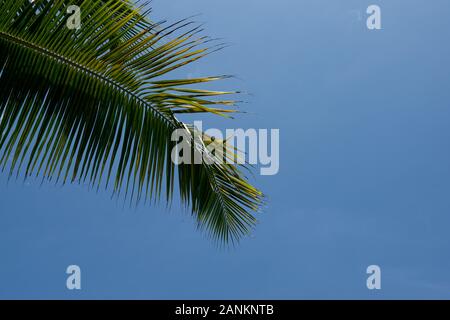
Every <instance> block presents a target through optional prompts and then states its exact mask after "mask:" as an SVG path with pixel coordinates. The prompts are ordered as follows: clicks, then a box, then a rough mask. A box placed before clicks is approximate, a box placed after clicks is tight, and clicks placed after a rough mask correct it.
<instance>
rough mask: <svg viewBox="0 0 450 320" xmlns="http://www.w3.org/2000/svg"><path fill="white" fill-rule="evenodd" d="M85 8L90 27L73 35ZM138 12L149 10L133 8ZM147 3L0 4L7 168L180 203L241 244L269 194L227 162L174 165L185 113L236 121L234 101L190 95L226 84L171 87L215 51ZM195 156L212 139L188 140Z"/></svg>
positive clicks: (190, 28) (217, 233)
mask: <svg viewBox="0 0 450 320" xmlns="http://www.w3.org/2000/svg"><path fill="white" fill-rule="evenodd" d="M69 5H78V6H79V7H80V8H81V12H82V26H81V28H80V29H78V30H70V29H68V28H67V27H66V19H67V14H66V8H67V6H69ZM137 6H138V7H140V8H141V9H139V8H137ZM146 7H148V4H147V3H144V2H139V3H138V4H132V3H131V2H129V1H126V0H123V1H117V0H114V1H113V0H103V1H100V0H78V1H75V0H71V1H70V3H69V1H64V0H35V1H32V2H30V1H29V0H0V165H1V166H2V169H3V170H5V169H7V168H9V175H10V176H12V175H14V174H17V175H18V174H19V173H22V172H23V173H24V175H25V177H28V176H32V175H34V176H42V177H43V178H45V179H49V180H52V179H53V180H55V181H57V182H60V183H63V184H64V183H66V182H88V183H89V184H90V185H92V186H95V187H100V186H103V185H104V186H105V187H108V186H112V189H113V192H114V193H115V194H119V193H120V192H124V193H125V196H128V197H130V199H135V200H136V201H138V200H140V199H141V198H153V199H159V198H160V197H162V196H164V195H165V197H166V199H167V201H169V202H170V201H171V199H172V197H173V192H174V187H175V178H176V175H178V188H179V191H180V194H181V199H182V201H183V202H184V203H185V204H186V205H190V206H191V208H192V214H193V215H194V216H195V218H196V220H197V222H198V225H199V226H200V227H202V228H206V229H207V230H209V231H210V234H211V235H212V236H213V237H214V238H215V239H217V240H220V241H223V242H234V241H236V240H238V239H239V238H240V237H241V236H242V235H245V234H247V233H248V232H249V231H250V230H251V228H252V227H253V226H254V224H255V222H256V219H255V217H254V215H253V214H252V212H253V211H256V210H257V209H258V207H259V206H260V203H261V199H262V194H261V192H260V191H259V190H257V189H256V188H255V187H253V186H252V185H250V184H249V183H248V182H247V180H246V177H245V176H244V175H243V173H242V171H241V169H240V168H238V167H237V166H234V165H230V164H217V163H213V164H210V165H208V164H192V165H188V164H182V165H175V164H173V162H172V161H171V157H170V153H171V150H172V148H173V147H174V144H175V142H173V141H171V134H172V132H173V131H174V130H176V129H183V130H186V131H188V132H190V131H191V129H190V126H189V125H187V124H184V123H182V122H181V121H179V120H178V119H177V118H176V117H175V115H176V114H178V113H183V114H185V113H188V114H189V113H193V114H195V113H199V112H205V113H213V114H218V115H222V116H226V115H227V114H228V113H230V112H234V110H233V109H232V106H233V105H234V102H233V101H230V100H223V99H220V98H219V99H216V97H220V96H224V95H229V94H232V93H233V92H221V91H208V90H201V89H196V88H192V87H190V86H191V85H198V84H202V83H205V82H211V81H216V80H220V79H223V78H225V77H223V76H219V77H205V78H197V79H176V80H171V79H165V78H164V77H165V76H166V75H167V74H170V73H171V72H172V71H173V70H175V69H178V68H180V67H182V66H184V65H187V64H189V63H192V62H194V61H197V60H198V59H200V58H202V57H204V56H206V55H208V54H209V53H211V52H213V51H214V50H215V49H216V48H215V47H209V43H210V39H209V38H207V37H202V36H200V34H199V33H200V32H201V29H200V28H199V27H198V26H195V24H192V22H190V21H188V20H182V21H179V22H177V23H174V24H171V25H167V26H166V25H165V24H164V23H153V22H151V21H150V20H148V18H147V15H148V13H149V11H148V10H147V11H143V8H146ZM192 147H193V148H194V149H196V151H197V152H201V151H202V150H204V148H205V142H202V143H196V142H195V141H192Z"/></svg>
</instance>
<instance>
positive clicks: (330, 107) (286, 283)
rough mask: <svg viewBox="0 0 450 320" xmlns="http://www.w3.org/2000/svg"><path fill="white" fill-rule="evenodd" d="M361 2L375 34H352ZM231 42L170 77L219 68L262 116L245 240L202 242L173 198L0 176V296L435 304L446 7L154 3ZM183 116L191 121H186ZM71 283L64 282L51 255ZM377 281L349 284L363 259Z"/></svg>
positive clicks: (362, 28)
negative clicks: (375, 11) (253, 223)
mask: <svg viewBox="0 0 450 320" xmlns="http://www.w3.org/2000/svg"><path fill="white" fill-rule="evenodd" d="M370 4H378V5H379V6H380V7H381V10H382V28H383V29H382V30H378V31H369V30H367V28H366V25H365V19H366V14H365V11H366V8H367V6H368V5H370ZM153 7H154V12H153V17H154V20H161V19H164V18H169V19H170V20H172V21H174V20H177V19H180V18H184V17H187V16H190V15H193V14H198V13H201V15H200V16H198V17H196V18H195V19H196V20H198V21H200V22H204V23H205V28H206V33H207V34H208V35H211V36H213V37H221V38H224V40H225V41H226V42H227V43H230V44H231V46H230V47H229V48H227V49H226V50H223V51H221V52H219V53H217V54H215V55H213V56H211V57H209V58H207V59H206V60H204V61H201V62H199V63H197V64H195V65H192V66H190V67H188V68H186V69H183V70H182V71H179V72H180V73H181V74H182V75H185V76H186V75H191V76H192V75H194V76H195V75H214V74H225V73H226V74H230V73H231V74H234V75H236V76H237V78H236V79H234V80H230V81H227V82H223V83H220V84H219V83H218V84H217V86H218V87H219V88H220V89H222V88H223V89H235V88H239V89H242V90H244V91H248V92H251V93H252V95H251V96H248V97H246V98H245V99H246V100H247V102H248V103H246V104H244V105H243V106H242V107H243V108H244V109H245V110H246V111H248V114H243V115H241V116H240V117H238V119H236V120H233V121H230V120H223V119H211V121H209V122H208V123H207V125H210V126H211V127H217V126H224V127H230V128H234V127H243V128H250V127H251V128H279V129H280V132H281V141H280V142H281V147H280V148H281V150H280V152H281V154H280V162H281V167H280V172H279V174H278V175H276V176H256V177H255V182H256V184H257V185H258V186H259V187H260V188H261V189H262V190H263V191H264V192H265V193H266V194H267V195H268V207H267V208H266V209H265V212H264V213H263V214H261V215H259V219H260V224H259V225H258V226H257V228H256V230H255V232H254V234H253V236H252V237H249V238H246V239H244V240H243V241H242V243H241V244H240V245H239V246H237V247H235V248H230V249H226V250H225V249H217V247H215V246H214V244H213V243H212V242H211V241H209V240H208V239H207V238H206V237H205V235H204V234H202V233H201V232H197V231H196V228H195V224H194V222H193V221H192V219H191V218H190V217H189V215H188V214H187V213H186V212H183V211H182V210H181V209H179V208H178V206H177V205H176V203H177V202H176V201H175V204H174V205H173V207H172V208H171V209H170V210H168V209H166V208H165V207H164V206H163V205H161V206H156V207H150V206H141V207H139V208H136V209H129V208H128V206H124V205H123V203H122V202H120V201H119V202H117V201H115V200H111V199H110V194H109V193H98V194H97V193H95V192H91V191H89V190H88V188H87V187H86V186H82V185H81V186H79V185H69V186H65V187H60V186H54V185H51V184H43V185H42V186H41V185H40V181H33V180H30V181H27V182H25V183H23V182H22V181H21V180H18V181H14V180H11V181H9V182H7V179H6V177H5V175H4V174H3V175H0V254H1V257H2V259H1V262H0V298H67V299H78V298H125V299H128V298H137V299H185V298H186V299H187V298H190V299H303V298H306V299H316V298H319V299H330V298H338V299H347V298H361V299H379V298H388V299H390V298H426V299H428V298H447V299H448V298H450V273H449V272H448V270H450V256H449V254H448V253H449V252H450V234H449V233H448V231H447V230H448V227H449V225H450V197H449V196H448V194H449V191H450V148H449V141H450V140H449V138H450V126H449V125H448V123H449V119H450V105H449V102H450V90H449V86H450V73H449V72H448V70H449V68H450V44H449V41H448V37H449V32H450V20H449V19H448V17H449V15H450V2H448V1H446V0H434V1H425V0H420V1H419V0H410V1H406V0H402V1H400V0H390V1H384V0H372V1H363V0H342V1H332V0H327V1H325V0H302V1H298V0H279V1H276V2H274V1H267V0H258V1H257V0H246V1H241V0H228V1H216V0H214V1H211V0H190V1H185V0H164V1H162V0H154V1H153ZM192 120H196V119H192ZM70 264H76V265H79V266H80V267H81V270H82V290H80V291H69V290H67V289H66V286H65V283H66V277H67V275H66V274H65V270H66V267H67V266H68V265H70ZM371 264H377V265H379V266H380V267H381V270H382V289H381V290H379V291H370V290H368V289H367V288H366V278H367V275H366V273H365V271H366V268H367V266H369V265H371Z"/></svg>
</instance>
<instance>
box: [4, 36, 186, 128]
mask: <svg viewBox="0 0 450 320" xmlns="http://www.w3.org/2000/svg"><path fill="white" fill-rule="evenodd" d="M0 38H4V39H6V40H7V41H11V42H13V43H15V44H17V45H20V46H22V47H25V48H28V49H32V50H34V51H37V52H38V53H39V54H42V55H43V56H45V57H47V58H53V59H55V60H57V61H58V62H62V64H64V65H65V66H68V67H71V68H73V69H75V70H80V69H81V70H82V71H85V72H86V73H88V74H89V75H91V76H92V77H94V78H98V79H100V80H102V81H104V82H107V83H109V84H110V85H112V86H113V87H115V88H116V89H117V90H119V91H121V92H123V93H126V94H128V95H130V96H131V97H133V98H134V99H136V100H137V101H139V102H140V103H141V104H142V105H144V106H145V107H147V108H149V109H151V110H152V111H153V112H154V113H155V114H156V115H157V116H159V117H161V119H163V120H164V121H166V122H167V124H169V125H171V127H172V128H173V129H177V128H180V127H179V126H177V125H176V124H174V123H173V120H172V119H170V118H169V117H168V116H167V115H166V114H164V113H162V112H160V111H159V110H158V109H157V108H155V107H154V106H153V105H151V104H150V103H149V102H147V101H145V100H144V99H142V98H141V97H139V96H138V95H137V94H135V93H134V92H132V91H131V90H129V89H127V88H125V86H123V85H121V84H119V83H117V81H114V80H113V79H111V78H109V77H106V76H104V75H102V74H100V73H98V72H96V71H94V70H92V69H91V68H88V67H86V66H84V65H83V64H81V63H78V62H75V61H73V60H72V59H70V58H67V57H65V56H64V55H62V54H59V53H56V52H54V51H52V50H49V49H47V48H44V47H41V46H39V45H37V44H35V43H33V42H30V41H27V40H24V39H22V38H20V37H17V36H14V35H11V34H9V33H7V32H4V31H0Z"/></svg>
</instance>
